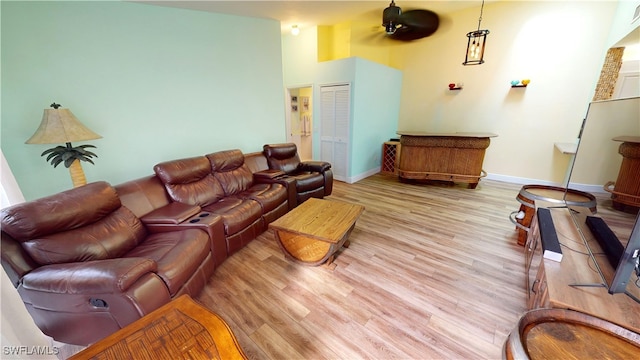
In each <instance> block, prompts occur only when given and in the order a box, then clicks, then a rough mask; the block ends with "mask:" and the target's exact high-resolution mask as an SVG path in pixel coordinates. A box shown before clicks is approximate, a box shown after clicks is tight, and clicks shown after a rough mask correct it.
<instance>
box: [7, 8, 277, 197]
mask: <svg viewBox="0 0 640 360" xmlns="http://www.w3.org/2000/svg"><path fill="white" fill-rule="evenodd" d="M0 6H1V17H2V18H1V20H2V24H1V26H2V38H1V40H2V42H1V45H2V53H1V59H2V69H1V70H2V78H1V81H2V87H1V90H2V109H1V114H2V118H1V146H2V151H3V153H4V155H5V157H6V158H7V161H8V162H9V165H10V166H11V169H12V171H13V173H14V175H15V176H16V179H17V181H18V183H19V184H20V187H21V189H22V191H23V193H24V195H25V198H26V199H27V200H30V199H33V198H37V197H41V196H45V195H48V194H52V193H55V192H58V191H62V190H66V189H69V188H71V186H72V185H71V179H70V176H69V173H68V171H67V169H65V168H64V167H62V165H61V166H59V167H58V168H55V169H54V168H53V167H52V166H51V165H49V164H48V163H47V162H46V161H45V159H44V158H41V157H40V153H42V151H44V150H46V149H48V148H50V147H53V146H55V145H26V144H24V142H25V140H27V139H28V138H29V137H30V136H31V135H32V134H33V132H34V131H35V129H36V128H37V127H38V125H39V123H40V120H41V117H42V111H43V109H44V108H46V107H48V106H49V104H51V103H52V102H54V101H55V102H58V103H60V104H62V105H63V107H67V108H69V109H71V111H73V113H74V114H75V115H76V117H78V119H80V121H82V122H83V123H84V124H85V125H86V126H87V127H89V128H90V129H92V130H93V131H95V132H97V133H98V134H100V135H102V136H103V138H102V139H98V140H92V141H89V142H83V143H90V144H93V145H95V146H97V149H96V150H95V152H96V153H97V154H98V156H99V157H98V159H96V161H95V162H96V164H95V165H91V164H87V163H83V166H84V169H85V173H86V176H87V181H89V182H91V181H98V180H106V181H109V182H110V183H112V184H118V183H121V182H123V181H126V180H130V179H135V178H137V177H141V176H144V175H147V174H151V173H152V172H153V169H152V168H153V165H154V164H156V163H158V162H161V161H165V160H171V159H176V158H181V157H189V156H197V155H203V154H206V153H209V152H214V151H219V150H226V149H232V148H239V149H241V150H243V151H245V152H251V151H258V150H260V149H261V148H262V145H263V144H264V143H269V142H282V141H284V140H285V124H284V105H283V104H284V91H283V80H282V79H283V75H282V55H281V45H280V24H279V23H278V22H277V21H272V20H264V19H254V18H246V17H237V16H231V15H222V14H212V13H206V12H197V11H190V10H181V9H172V8H164V7H156V6H149V5H144V4H135V3H127V2H107V1H105V2H6V1H3V2H1V5H0ZM60 145H62V144H60ZM75 145H80V143H79V144H75Z"/></svg>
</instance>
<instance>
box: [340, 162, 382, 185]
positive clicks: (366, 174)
mask: <svg viewBox="0 0 640 360" xmlns="http://www.w3.org/2000/svg"><path fill="white" fill-rule="evenodd" d="M380 170H382V166H378V167H375V168H373V169H371V170H369V171H366V172H364V173H362V174H358V175H356V176H351V177H347V181H346V182H347V183H348V184H353V183H354V182H358V181H360V180H362V179H364V178H368V177H369V176H371V175H375V174H377V173H379V172H380Z"/></svg>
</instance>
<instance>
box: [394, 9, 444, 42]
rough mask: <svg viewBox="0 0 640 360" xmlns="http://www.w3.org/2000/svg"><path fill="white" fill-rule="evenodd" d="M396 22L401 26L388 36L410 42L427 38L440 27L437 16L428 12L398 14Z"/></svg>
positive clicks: (414, 11) (415, 11) (410, 11)
mask: <svg viewBox="0 0 640 360" xmlns="http://www.w3.org/2000/svg"><path fill="white" fill-rule="evenodd" d="M398 22H399V23H400V24H401V25H402V26H401V27H399V28H398V29H397V30H396V31H395V33H393V34H392V35H390V37H391V38H392V39H395V40H402V41H411V40H416V39H421V38H424V37H427V36H429V35H431V34H433V33H434V32H436V30H438V26H439V25H440V19H439V18H438V15H437V14H436V13H434V12H433V11H430V10H408V11H405V12H403V13H402V14H400V16H399V17H398Z"/></svg>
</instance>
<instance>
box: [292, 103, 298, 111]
mask: <svg viewBox="0 0 640 360" xmlns="http://www.w3.org/2000/svg"><path fill="white" fill-rule="evenodd" d="M291 111H294V112H295V111H298V105H297V104H295V105H291Z"/></svg>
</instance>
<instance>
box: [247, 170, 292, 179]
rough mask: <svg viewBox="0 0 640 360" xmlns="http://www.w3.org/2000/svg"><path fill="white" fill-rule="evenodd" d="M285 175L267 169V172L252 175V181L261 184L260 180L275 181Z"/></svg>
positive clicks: (282, 172)
mask: <svg viewBox="0 0 640 360" xmlns="http://www.w3.org/2000/svg"><path fill="white" fill-rule="evenodd" d="M285 175H287V174H286V173H285V172H284V171H282V170H276V169H268V170H261V171H258V172H255V173H253V179H254V180H255V181H256V182H261V180H271V179H277V178H279V177H283V176H285Z"/></svg>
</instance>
